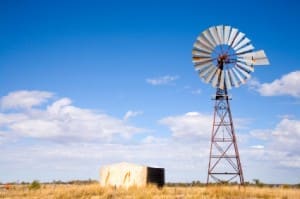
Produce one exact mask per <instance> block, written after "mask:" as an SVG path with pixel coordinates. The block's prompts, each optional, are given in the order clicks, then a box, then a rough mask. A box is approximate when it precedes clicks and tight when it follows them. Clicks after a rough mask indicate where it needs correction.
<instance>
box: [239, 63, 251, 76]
mask: <svg viewBox="0 0 300 199" xmlns="http://www.w3.org/2000/svg"><path fill="white" fill-rule="evenodd" d="M235 66H236V69H237V70H238V71H239V72H240V74H242V75H243V76H244V79H248V78H250V74H249V73H250V72H248V71H247V70H246V69H244V68H242V67H241V66H240V65H239V64H236V65H235Z"/></svg>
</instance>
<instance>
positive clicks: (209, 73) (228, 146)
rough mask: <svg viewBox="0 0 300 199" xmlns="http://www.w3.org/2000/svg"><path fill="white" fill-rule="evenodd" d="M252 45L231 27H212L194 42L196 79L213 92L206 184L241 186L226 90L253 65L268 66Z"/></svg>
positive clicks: (245, 76) (239, 81)
mask: <svg viewBox="0 0 300 199" xmlns="http://www.w3.org/2000/svg"><path fill="white" fill-rule="evenodd" d="M253 50H254V46H252V44H251V43H250V40H249V39H248V38H247V37H246V36H245V34H244V33H242V32H239V30H238V29H236V28H232V27H230V26H224V25H219V26H212V27H210V28H209V29H207V30H205V31H204V32H202V34H201V35H200V36H199V37H198V38H197V40H196V42H195V43H194V48H193V52H192V53H193V63H194V66H195V70H196V71H197V72H198V74H199V77H200V78H201V79H203V80H204V81H205V82H206V83H210V84H211V85H212V86H213V87H215V88H217V89H216V95H215V97H214V98H213V99H214V100H215V106H214V119H213V126H212V133H211V146H210V154H209V163H208V175H207V183H209V182H210V180H211V179H212V180H214V181H215V182H224V181H225V182H229V181H233V180H235V179H236V178H237V179H239V181H240V183H241V184H243V183H244V176H243V171H242V165H241V162H240V156H239V151H238V147H237V141H236V140H237V139H236V136H235V130H234V126H233V119H232V115H231V110H230V104H229V99H231V98H230V97H228V90H229V89H231V88H232V87H239V86H240V85H241V84H244V83H246V80H247V79H249V78H250V73H251V72H254V66H256V65H268V64H269V61H268V58H267V57H266V54H265V52H264V51H263V50H259V51H253Z"/></svg>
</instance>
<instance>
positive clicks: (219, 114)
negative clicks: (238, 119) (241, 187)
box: [207, 87, 244, 184]
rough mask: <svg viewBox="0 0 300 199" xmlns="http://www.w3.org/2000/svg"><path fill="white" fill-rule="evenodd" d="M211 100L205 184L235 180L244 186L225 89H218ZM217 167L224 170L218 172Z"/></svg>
mask: <svg viewBox="0 0 300 199" xmlns="http://www.w3.org/2000/svg"><path fill="white" fill-rule="evenodd" d="M213 99H214V100H215V106H214V118H213V127H212V132H211V144H210V153H209V163H208V173H207V184H208V183H211V182H231V181H233V180H236V179H238V181H239V183H240V184H244V176H243V171H242V166H241V161H240V155H239V151H238V146H237V140H236V135H235V130H234V125H233V120H232V114H231V110H230V104H229V100H230V97H229V96H228V93H227V88H226V87H225V89H224V90H222V89H219V88H218V89H217V91H216V96H215V97H214V98H213ZM224 143H225V144H224ZM224 145H225V146H224ZM230 150H231V151H230ZM214 160H215V161H214ZM218 165H221V166H225V168H223V169H221V170H220V171H219V170H218V169H217V168H216V167H217V166H218ZM226 166H227V167H226ZM212 180H213V181H212Z"/></svg>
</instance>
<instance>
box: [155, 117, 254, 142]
mask: <svg viewBox="0 0 300 199" xmlns="http://www.w3.org/2000/svg"><path fill="white" fill-rule="evenodd" d="M234 121H235V128H236V129H246V128H247V125H248V123H249V122H250V121H251V120H249V119H244V118H236V119H235V120H234ZM159 123H160V124H163V125H165V126H167V127H168V128H169V129H170V131H171V132H172V135H173V136H174V137H187V136H201V137H209V136H210V134H211V130H212V123H213V115H212V114H202V113H199V112H188V113H185V114H183V115H177V116H169V117H165V118H163V119H161V120H159Z"/></svg>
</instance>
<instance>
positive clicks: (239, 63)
mask: <svg viewBox="0 0 300 199" xmlns="http://www.w3.org/2000/svg"><path fill="white" fill-rule="evenodd" d="M237 65H239V66H240V67H242V68H244V69H245V70H246V71H249V72H254V67H253V66H251V65H250V66H249V65H247V64H245V63H244V62H241V61H239V60H238V61H237Z"/></svg>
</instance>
